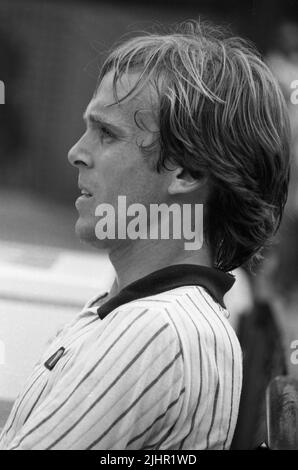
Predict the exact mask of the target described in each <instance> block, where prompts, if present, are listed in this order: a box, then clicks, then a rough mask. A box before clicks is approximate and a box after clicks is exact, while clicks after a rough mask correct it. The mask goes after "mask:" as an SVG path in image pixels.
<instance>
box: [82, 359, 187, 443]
mask: <svg viewBox="0 0 298 470" xmlns="http://www.w3.org/2000/svg"><path fill="white" fill-rule="evenodd" d="M180 356H181V351H179V352H178V353H177V354H176V356H175V357H174V359H173V360H172V361H171V362H170V363H169V364H167V365H166V367H164V368H163V370H162V371H161V372H160V373H159V375H158V376H157V377H156V378H155V379H154V380H153V381H152V382H151V383H150V384H149V385H147V387H145V388H144V390H143V391H142V393H141V394H140V395H139V396H138V397H137V398H136V399H135V400H134V401H133V402H132V404H131V405H130V406H129V407H128V408H127V409H126V410H125V411H124V412H123V413H121V415H119V416H118V417H117V419H116V420H115V421H114V422H113V423H112V424H111V425H110V427H109V428H108V429H106V430H105V432H103V433H102V435H101V436H99V437H98V438H97V439H96V440H95V441H93V442H92V443H91V444H90V445H89V446H88V448H87V450H91V449H92V447H94V446H96V445H97V444H98V443H99V442H100V441H101V440H102V439H103V437H104V436H105V435H106V434H107V433H108V432H109V431H111V429H112V428H113V427H114V426H115V425H116V424H117V423H119V421H121V419H122V418H123V417H124V416H125V415H126V414H127V413H129V411H131V410H132V408H133V407H134V406H135V405H136V404H137V403H138V402H139V401H140V399H141V398H142V397H143V396H144V395H145V393H147V392H148V390H150V389H151V388H152V387H153V385H155V384H157V383H158V381H159V380H160V379H161V378H162V376H163V375H164V374H165V373H166V372H167V371H168V370H169V369H170V368H171V367H172V366H173V365H174V363H175V362H176V360H177V359H178V357H180Z"/></svg>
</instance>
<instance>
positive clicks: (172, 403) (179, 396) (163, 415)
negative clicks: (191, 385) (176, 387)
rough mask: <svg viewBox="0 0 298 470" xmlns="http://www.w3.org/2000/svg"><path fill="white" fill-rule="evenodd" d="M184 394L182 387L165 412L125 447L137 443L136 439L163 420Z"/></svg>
mask: <svg viewBox="0 0 298 470" xmlns="http://www.w3.org/2000/svg"><path fill="white" fill-rule="evenodd" d="M184 393H185V387H183V389H182V390H181V392H180V393H179V395H178V397H177V398H176V399H175V400H173V401H172V402H171V403H170V404H169V406H168V407H167V408H166V410H165V411H164V412H163V413H161V414H160V415H159V416H157V418H156V419H155V420H154V421H153V423H151V424H149V426H147V428H146V429H144V431H142V432H141V433H140V434H138V435H137V436H134V437H133V438H131V439H130V441H128V443H127V445H131V444H132V443H133V442H135V441H137V440H138V439H140V438H141V437H143V436H144V435H145V434H146V433H147V432H148V431H150V429H152V428H153V426H154V425H155V424H156V423H157V422H158V421H159V420H160V419H162V418H164V417H165V415H166V414H167V412H168V411H169V410H170V409H171V408H172V407H173V406H175V405H176V404H177V403H178V402H179V400H180V398H181V396H182V395H183V394H184Z"/></svg>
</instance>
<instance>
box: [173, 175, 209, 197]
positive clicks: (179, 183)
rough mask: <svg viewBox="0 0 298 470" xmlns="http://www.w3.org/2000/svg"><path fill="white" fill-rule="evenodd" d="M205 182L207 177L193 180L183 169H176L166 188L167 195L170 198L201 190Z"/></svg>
mask: <svg viewBox="0 0 298 470" xmlns="http://www.w3.org/2000/svg"><path fill="white" fill-rule="evenodd" d="M206 181H207V177H201V178H193V177H192V176H191V175H190V174H189V173H188V172H186V171H185V170H184V169H183V168H179V169H178V168H177V169H176V170H174V171H173V178H172V181H171V183H170V185H169V187H168V193H169V194H170V195H171V196H172V195H175V194H186V193H191V192H192V191H197V190H200V189H202V188H203V187H204V186H205V184H206Z"/></svg>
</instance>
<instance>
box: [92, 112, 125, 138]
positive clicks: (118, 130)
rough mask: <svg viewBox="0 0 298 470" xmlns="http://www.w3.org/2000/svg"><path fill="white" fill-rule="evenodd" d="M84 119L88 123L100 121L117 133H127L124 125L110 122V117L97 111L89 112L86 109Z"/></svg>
mask: <svg viewBox="0 0 298 470" xmlns="http://www.w3.org/2000/svg"><path fill="white" fill-rule="evenodd" d="M83 120H84V122H85V123H86V124H87V123H88V122H94V123H99V124H101V125H102V126H107V127H109V128H110V129H111V130H113V131H114V132H116V133H122V134H126V132H125V129H124V128H123V127H120V126H118V125H116V124H114V123H112V122H110V121H109V120H108V119H106V118H105V117H104V116H102V115H101V114H97V113H94V112H91V113H88V112H87V111H85V112H84V114H83Z"/></svg>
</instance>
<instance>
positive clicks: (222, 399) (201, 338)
mask: <svg viewBox="0 0 298 470" xmlns="http://www.w3.org/2000/svg"><path fill="white" fill-rule="evenodd" d="M101 297H102V295H101V296H100V298H101ZM96 301H98V299H95V300H94V299H93V304H94V303H95V302H96ZM123 307H124V309H125V311H123ZM146 307H147V308H146ZM152 307H153V308H152ZM154 307H156V308H154ZM92 308H93V310H91V309H92ZM148 311H149V313H148V314H147V312H148ZM225 322H227V320H225V321H224V319H223V318H222V312H221V308H220V306H219V305H217V304H216V302H214V301H213V300H212V298H211V297H210V296H209V295H208V291H205V289H204V288H202V287H197V286H179V287H177V288H174V289H172V290H168V291H165V292H161V293H160V294H155V295H152V296H148V297H144V298H140V299H135V300H132V301H130V302H129V303H128V304H123V306H120V308H119V307H117V308H116V309H114V310H113V311H112V312H111V313H110V314H109V315H108V316H107V317H106V318H105V319H104V320H101V319H100V318H99V317H98V315H97V312H96V311H95V308H94V307H90V306H89V309H88V304H86V307H85V308H84V309H83V311H82V312H81V313H80V314H79V316H78V318H77V320H74V321H73V322H72V323H71V324H70V325H68V326H66V327H65V328H64V329H63V331H62V333H61V334H59V337H57V339H56V338H55V339H54V341H53V343H52V345H51V349H49V351H48V353H49V352H51V351H52V350H54V348H55V347H57V348H58V347H59V346H61V345H63V347H65V348H66V352H67V354H69V355H68V356H67V355H66V357H64V359H61V361H59V362H58V364H57V367H56V368H55V370H54V372H53V373H51V372H48V371H45V369H44V368H43V369H42V371H40V368H41V367H43V366H42V365H40V366H39V368H38V369H37V370H36V372H35V374H34V375H33V376H32V379H31V382H28V386H27V388H26V389H25V391H24V393H23V395H20V397H19V399H18V401H17V402H16V407H15V409H14V410H13V411H12V414H11V417H10V418H9V421H8V422H7V424H6V429H5V428H4V430H3V435H2V437H1V439H3V441H2V440H1V439H0V441H1V443H0V446H1V444H2V442H4V443H5V445H7V446H9V448H10V449H14V448H31V447H32V448H47V449H53V448H56V447H58V448H62V447H63V446H64V447H65V448H78V447H79V446H82V445H83V446H84V448H88V449H94V448H97V446H99V447H100V448H104V449H108V448H110V449H113V448H117V445H118V446H119V445H121V448H129V447H131V446H133V448H140V446H141V445H142V448H143V449H154V448H156V449H159V448H164V449H167V448H171V447H169V446H171V445H175V448H180V449H190V448H191V447H190V446H194V447H192V448H194V449H196V448H210V447H213V446H215V448H219V447H221V446H222V444H223V446H224V448H226V447H227V446H228V442H230V435H231V433H232V432H233V429H234V427H235V420H236V416H237V410H238V405H239V397H240V387H241V354H240V353H238V350H239V351H240V347H239V343H237V341H238V340H237V338H236V336H235V334H234V335H233V334H232V333H233V331H232V329H231V331H229V329H228V325H226V323H225ZM149 325H151V326H150V329H149V330H148V326H149ZM135 326H136V327H137V328H136V329H135ZM152 326H153V329H152ZM146 331H150V333H149V334H147V336H146ZM140 335H142V336H140ZM88 341H89V343H88ZM97 341H98V344H99V345H100V347H99V348H98V351H97V349H96V344H97ZM89 345H90V346H89ZM122 348H123V349H122ZM147 349H148V351H149V355H148V354H146V356H145V352H146V350H147ZM155 351H158V354H156V353H155ZM177 351H178V352H177ZM219 351H221V354H219ZM230 351H231V352H230ZM90 352H91V354H90ZM124 352H125V353H124ZM48 353H47V354H48ZM126 353H127V354H126ZM88 354H89V356H88ZM142 356H143V357H144V360H142V359H141V358H142ZM78 360H80V362H81V363H82V364H84V368H83V369H82V371H81V373H79V374H78V375H77V376H76V375H75V374H76V372H72V367H73V365H75V364H76V363H77V361H78ZM178 360H179V362H178ZM85 361H86V362H85ZM72 362H73V364H72ZM114 364H115V368H113V369H110V367H113V365H114ZM138 364H139V366H138ZM145 364H146V366H145ZM196 367H197V374H196V373H195V370H196ZM76 370H79V368H78V366H77V368H76V369H74V371H76ZM96 371H100V373H98V372H97V373H96ZM105 371H106V372H105ZM46 372H47V373H46ZM106 373H107V374H108V375H106V376H105V375H102V374H106ZM205 374H208V377H207V376H206V378H207V380H205V376H204V375H205ZM101 376H102V377H105V379H104V381H103V383H104V384H105V385H104V387H103V386H102V383H101V380H100V378H101ZM197 376H198V377H197ZM60 378H64V381H63V382H62V383H61V381H60ZM59 384H60V385H59ZM230 384H231V389H230ZM47 385H48V390H47ZM56 386H57V387H58V389H56ZM59 386H60V389H59ZM136 390H138V392H137V393H136ZM52 393H53V397H54V401H51V400H50V397H51V395H52ZM134 393H135V395H132V394H134ZM46 398H48V400H47V401H46V402H45V400H46ZM130 400H133V401H132V402H131V401H130ZM43 404H44V406H43ZM35 410H37V414H35V415H34V411H35ZM72 414H73V415H72ZM24 418H25V419H24ZM29 418H30V419H29ZM31 419H32V421H31ZM64 419H65V420H66V421H65V422H64ZM25 423H26V429H25V428H24V430H22V426H23V425H24V424H25ZM155 425H156V426H157V428H156V429H158V430H160V435H161V437H159V438H158V441H157V442H155V443H154V444H151V445H148V444H149V442H150V440H151V435H152V434H153V437H154V433H155V428H154V426H155ZM131 426H133V428H132V429H134V432H131V431H130V429H131ZM54 430H55V434H54V435H52V436H51V433H52V432H54ZM20 431H23V432H22V435H20V434H19V433H20ZM158 433H159V431H158ZM4 436H5V437H4ZM146 440H147V442H146ZM148 440H149V442H148ZM83 443H85V444H83ZM107 446H108V447H107ZM122 446H124V447H122ZM138 446H139V447H138ZM119 448H120V447H119Z"/></svg>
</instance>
